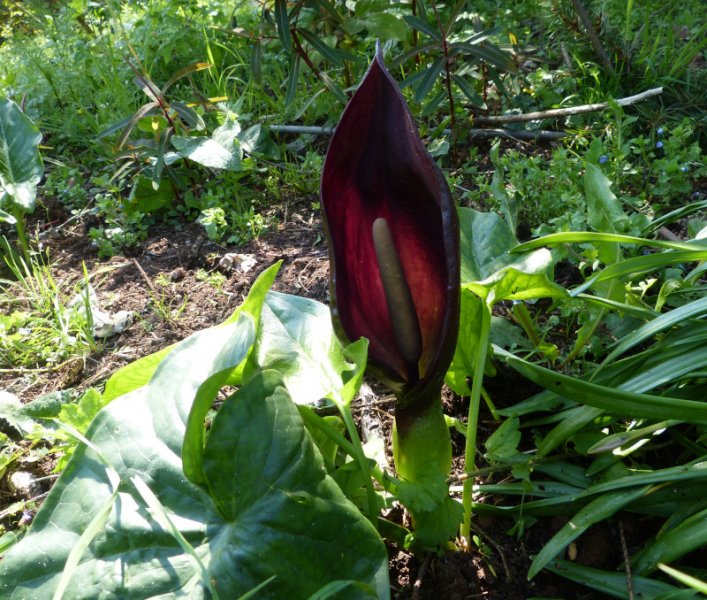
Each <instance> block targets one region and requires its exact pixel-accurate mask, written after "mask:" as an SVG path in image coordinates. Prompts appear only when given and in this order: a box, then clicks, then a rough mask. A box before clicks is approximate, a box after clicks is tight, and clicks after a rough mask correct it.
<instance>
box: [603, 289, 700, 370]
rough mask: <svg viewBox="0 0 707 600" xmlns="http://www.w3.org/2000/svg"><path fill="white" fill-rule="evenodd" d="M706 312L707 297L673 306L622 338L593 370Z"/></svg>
mask: <svg viewBox="0 0 707 600" xmlns="http://www.w3.org/2000/svg"><path fill="white" fill-rule="evenodd" d="M704 314H707V297H705V298H700V299H699V300H694V301H693V302H690V303H688V304H685V305H683V306H681V307H679V308H675V309H673V310H671V311H670V312H668V313H665V314H664V315H661V316H659V317H657V318H655V319H653V320H652V321H650V322H649V323H646V324H645V325H643V326H642V327H639V328H638V329H636V330H635V331H634V332H632V333H630V334H629V335H627V336H626V337H625V338H623V339H622V340H621V341H620V342H619V344H618V345H617V346H616V347H615V348H614V349H613V350H612V351H611V352H610V353H609V355H608V356H607V357H606V358H605V359H604V361H603V362H602V364H601V365H600V366H599V368H598V369H597V370H596V371H595V372H594V374H595V375H596V373H598V372H599V370H600V369H601V368H602V367H603V366H604V365H605V364H607V363H610V362H611V361H613V360H614V359H615V358H616V357H617V356H619V355H620V354H623V353H624V352H626V351H627V350H630V349H631V348H634V347H635V346H638V344H640V343H641V342H644V341H645V340H647V339H649V338H652V337H653V336H654V335H657V334H659V333H661V332H663V331H665V330H667V329H670V328H671V327H674V326H675V325H678V324H679V323H681V322H683V321H685V320H687V319H695V318H697V317H701V316H702V315H704Z"/></svg>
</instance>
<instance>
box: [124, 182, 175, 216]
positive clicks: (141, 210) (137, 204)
mask: <svg viewBox="0 0 707 600" xmlns="http://www.w3.org/2000/svg"><path fill="white" fill-rule="evenodd" d="M173 201H174V188H173V187H172V184H171V182H169V181H167V180H160V181H159V185H158V187H157V189H155V187H154V186H153V180H152V179H150V178H148V177H144V176H142V175H140V176H139V177H138V178H137V181H136V182H135V184H134V185H133V187H132V189H131V190H130V196H129V197H128V199H127V200H126V201H125V202H124V203H123V210H124V211H125V214H127V215H134V214H148V215H149V214H153V213H156V212H158V211H159V210H161V209H163V208H166V207H168V206H169V205H170V204H172V202H173Z"/></svg>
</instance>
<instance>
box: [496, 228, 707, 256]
mask: <svg viewBox="0 0 707 600" xmlns="http://www.w3.org/2000/svg"><path fill="white" fill-rule="evenodd" d="M597 242H609V243H613V244H631V245H638V246H648V247H650V248H664V249H666V250H700V249H704V247H705V244H704V242H674V241H667V240H649V239H647V238H642V237H636V236H633V235H623V234H619V233H597V232H594V231H565V232H561V233H552V234H550V235H546V236H543V237H540V238H537V239H535V240H530V241H528V242H524V243H522V244H519V245H518V246H516V247H515V248H513V249H511V250H510V252H513V253H520V252H528V251H529V250H535V249H537V248H542V247H543V246H554V245H557V244H595V243H597Z"/></svg>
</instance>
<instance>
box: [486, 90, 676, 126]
mask: <svg viewBox="0 0 707 600" xmlns="http://www.w3.org/2000/svg"><path fill="white" fill-rule="evenodd" d="M662 93H663V88H662V87H657V88H651V89H649V90H646V91H645V92H641V93H640V94H635V95H633V96H627V97H626V98H619V99H618V100H616V104H618V105H619V106H628V105H629V104H635V103H636V102H641V101H642V100H645V99H646V98H650V97H651V96H657V95H658V94H662ZM608 106H609V103H608V102H597V103H596V104H581V105H579V106H570V107H568V108H553V109H551V110H539V111H536V112H531V113H521V114H515V115H498V116H495V117H474V123H476V124H477V125H503V124H505V123H521V122H524V121H538V120H540V119H556V118H558V117H567V116H570V115H581V114H584V113H588V112H596V111H598V110H604V109H605V108H607V107H608Z"/></svg>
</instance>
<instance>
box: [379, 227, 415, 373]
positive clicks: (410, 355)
mask: <svg viewBox="0 0 707 600" xmlns="http://www.w3.org/2000/svg"><path fill="white" fill-rule="evenodd" d="M373 247H374V248H375V250H376V258H377V259H378V270H379V271H380V276H381V282H382V283H383V292H384V293H385V299H386V302H387V304H388V314H389V315H390V320H391V325H392V327H393V337H394V338H395V342H396V344H397V346H398V350H399V352H400V354H401V355H402V357H403V360H404V361H405V366H406V368H407V371H408V380H409V381H410V382H413V381H417V380H418V379H419V378H420V374H419V370H418V367H417V362H418V361H419V360H420V356H421V355H422V334H421V333H420V324H419V323H418V322H417V313H416V312H415V303H414V302H413V300H412V295H411V294H410V287H409V286H408V282H407V280H406V279H405V272H404V271H403V267H402V265H401V264H400V257H399V256H398V251H397V250H396V248H395V242H394V241H393V234H392V233H391V232H390V227H388V222H387V221H386V220H385V219H384V218H382V217H378V218H377V219H376V220H375V221H373Z"/></svg>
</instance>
